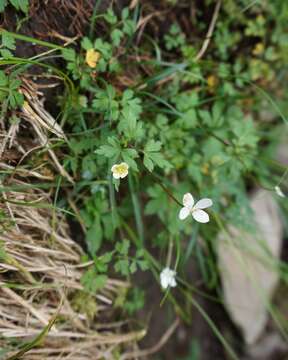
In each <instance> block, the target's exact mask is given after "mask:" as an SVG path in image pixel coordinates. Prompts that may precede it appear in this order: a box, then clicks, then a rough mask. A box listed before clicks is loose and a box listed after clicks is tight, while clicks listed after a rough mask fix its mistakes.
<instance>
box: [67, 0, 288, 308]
mask: <svg viewBox="0 0 288 360" xmlns="http://www.w3.org/2000/svg"><path fill="white" fill-rule="evenodd" d="M205 3H207V6H210V5H211V1H209V0H207V1H206V2H205ZM248 5H249V4H247V3H246V2H245V1H244V0H243V2H239V4H238V3H237V4H236V3H235V2H233V1H232V0H231V1H227V2H225V4H223V7H222V9H221V14H220V16H219V18H218V19H217V22H216V27H215V30H214V33H213V38H212V39H211V40H210V43H209V47H208V50H206V53H205V61H203V62H201V61H196V60H195V59H196V56H197V53H198V51H199V49H200V47H201V45H202V42H199V41H195V39H196V37H197V36H199V37H200V38H203V33H204V32H205V29H206V28H207V24H206V23H204V22H203V19H202V20H201V15H199V16H200V19H198V17H197V19H195V21H196V22H197V24H196V25H197V26H195V27H194V28H195V29H198V27H199V33H197V34H196V35H194V34H189V33H187V32H186V33H184V29H185V26H183V24H182V23H180V21H179V23H178V22H175V23H173V24H172V25H171V26H170V28H169V30H168V32H167V33H165V34H163V36H162V38H161V39H159V42H158V43H157V44H154V43H153V46H152V45H151V41H150V40H149V39H148V38H149V37H148V38H147V39H146V38H145V37H143V39H142V41H143V43H141V48H140V50H139V48H137V43H136V42H134V39H133V35H134V32H135V30H136V25H135V24H136V23H137V11H136V10H135V12H134V13H133V14H132V13H131V12H130V11H129V10H128V9H127V8H126V9H124V10H123V11H122V13H121V14H120V15H117V14H116V13H114V11H113V9H112V8H111V7H110V8H109V9H108V10H107V12H106V13H104V14H101V15H100V17H101V21H102V22H103V23H101V24H102V25H103V28H105V29H106V30H107V32H106V33H103V32H101V33H97V35H95V37H93V36H91V38H90V37H87V36H86V37H83V39H82V40H81V47H80V48H77V47H75V48H73V49H72V48H66V49H65V50H63V51H62V56H63V58H64V59H65V60H66V63H67V71H68V72H69V73H70V74H71V75H72V77H73V79H74V82H75V83H76V86H75V88H77V89H78V91H76V94H75V95H74V96H75V101H74V103H73V106H72V107H71V109H70V110H69V113H68V114H67V116H66V117H67V119H68V127H69V132H71V133H72V136H71V137H70V139H69V146H70V153H68V154H67V156H66V159H65V165H66V167H67V169H68V170H70V171H72V172H73V174H74V176H77V174H79V175H78V176H79V178H81V181H83V183H82V185H80V184H79V185H77V187H76V190H75V193H77V194H78V195H77V199H78V205H79V206H80V208H81V210H80V214H81V218H82V220H83V222H84V224H85V227H86V229H87V232H86V242H87V246H88V251H89V253H90V255H91V256H92V257H93V258H94V259H100V258H101V254H103V252H104V254H105V251H107V248H108V249H109V248H110V246H112V253H113V255H112V259H110V261H109V266H108V263H107V264H106V265H105V266H104V268H105V271H104V270H103V271H100V270H99V269H97V265H96V262H95V266H94V268H93V269H90V270H89V271H88V274H87V275H86V277H87V281H86V280H85V279H84V282H85V284H86V285H85V286H86V288H88V289H90V290H93V291H97V288H98V287H101V285H103V284H104V280H103V279H104V277H103V276H102V275H105V274H106V273H107V272H108V271H112V269H113V271H115V272H116V273H118V274H119V275H120V276H124V277H128V278H131V275H133V274H134V273H135V272H136V271H142V270H146V269H147V268H148V267H150V266H151V263H150V260H151V258H149V256H148V258H147V253H146V252H145V251H146V250H144V249H143V246H144V245H143V239H144V233H145V232H146V227H147V226H148V228H147V234H145V237H147V239H148V240H147V241H148V243H147V244H146V245H145V246H147V248H148V249H149V248H150V247H151V246H153V247H155V248H156V249H157V248H159V249H160V250H161V252H162V253H163V251H164V253H165V250H166V252H167V247H168V246H169V242H171V241H172V242H173V243H174V245H175V247H177V252H178V253H177V257H179V259H180V260H179V263H180V264H183V263H185V262H186V260H187V259H186V258H185V259H186V260H185V262H182V261H181V259H182V257H183V256H184V257H185V251H184V250H183V247H182V245H181V243H180V242H179V241H180V239H181V238H182V237H183V236H191V221H188V220H187V221H185V222H183V221H180V220H179V219H178V213H179V210H180V206H179V204H180V203H181V201H182V196H183V194H184V193H185V192H191V193H193V195H194V196H195V198H201V197H210V198H212V199H213V202H214V206H213V210H212V211H215V212H217V213H219V214H221V219H223V220H225V221H226V222H227V223H233V224H234V225H236V226H238V227H241V228H245V229H249V230H251V229H252V227H253V224H252V222H251V218H252V217H251V209H250V208H249V199H248V195H247V190H246V181H247V178H246V177H247V176H249V178H251V177H252V178H254V179H255V181H265V183H266V184H267V181H268V183H269V184H270V185H269V186H272V183H273V181H274V180H272V179H270V180H269V179H268V174H269V171H266V170H263V168H265V166H266V165H263V166H262V167H261V170H260V167H259V166H258V164H259V159H260V157H261V156H263V148H262V146H261V143H262V141H263V140H264V141H266V140H267V131H266V130H267V127H266V126H265V125H263V124H262V123H260V122H259V121H258V119H259V116H260V114H261V112H262V111H263V106H264V107H265V106H266V109H267V106H268V105H267V101H266V103H265V102H264V101H263V97H261V96H259V92H258V91H257V87H253V86H251V83H253V81H259V83H258V84H257V86H259V87H261V86H262V85H263V84H266V85H269V84H270V82H272V81H276V77H275V73H274V72H273V71H272V70H271V66H270V64H271V63H272V62H273V64H274V63H276V68H275V69H276V70H277V69H280V67H281V66H280V65H279V64H281V61H282V62H283V59H284V57H285V55H284V54H285V49H286V48H285V41H284V40H282V41H280V40H279V38H280V37H281V36H284V35H283V25H281V26H280V25H277V26H276V28H277V31H278V32H279V37H277V39H276V37H274V36H273V35H269V36H268V38H269V39H268V38H267V31H266V29H267V26H270V24H271V21H274V20H273V19H275V15H271V14H272V13H273V11H275V8H274V6H273V5H267V6H265V5H263V6H262V5H257V6H255V7H253V6H251V8H250V7H248V8H247V10H245V11H244V12H242V10H243V8H245V6H248ZM175 6H177V5H175ZM275 6H276V5H275ZM277 6H278V5H277ZM256 9H257V10H256ZM199 14H200V12H199ZM231 14H234V15H233V16H232V15H231ZM269 14H270V15H269ZM250 15H251V16H250ZM254 15H255V17H256V20H255V21H254V20H253V18H252V16H254ZM273 16H274V17H273ZM285 19H286V18H285ZM99 21H100V20H99ZM281 22H282V20H281ZM194 25H195V24H194ZM195 31H196V30H195ZM243 44H247V45H245V46H246V48H245V54H244V51H242V46H243ZM135 47H136V48H135ZM161 47H163V49H162V48H161ZM91 49H92V50H93V51H96V52H98V53H99V54H100V56H99V59H98V60H97V64H96V66H95V67H93V68H91V67H90V66H89V64H88V63H87V62H86V60H85V56H86V54H87V51H89V50H91ZM135 51H136V52H135ZM139 51H140V52H139ZM135 54H137V56H140V55H141V56H143V58H144V59H146V58H148V59H149V60H148V61H147V62H146V60H143V61H142V60H139V59H140V58H138V57H137V56H136V57H135ZM155 54H156V56H155ZM176 54H177V55H176ZM247 54H250V55H249V56H247ZM135 59H137V61H135ZM143 69H144V72H143ZM147 74H149V75H147ZM127 81H128V83H129V82H130V84H131V86H128V85H126V84H127ZM162 82H163V84H164V85H162ZM63 100H64V99H63ZM73 134H75V136H73ZM78 134H84V136H79V135H78ZM269 139H270V140H269V141H271V142H273V141H274V140H273V139H271V137H270V138H269ZM121 162H125V163H127V164H128V166H129V177H130V178H129V181H128V180H127V178H123V179H117V180H116V179H113V177H112V172H111V167H112V166H113V165H114V164H119V163H121ZM266 169H267V167H266ZM265 171H266V172H265ZM264 174H265V175H264ZM132 180H133V181H132ZM115 189H116V190H117V192H116V193H115ZM118 190H119V191H118ZM79 194H80V195H79ZM211 219H213V217H211ZM192 226H193V225H192ZM197 229H198V230H197V234H198V232H199V234H200V235H201V236H202V237H203V239H204V244H205V245H203V246H204V249H202V248H201V247H199V246H198V245H197V246H194V247H193V248H191V250H189V256H193V255H195V254H194V252H195V251H196V252H197V254H196V255H195V256H196V258H197V260H198V262H199V264H200V265H199V266H200V267H201V271H202V274H203V278H204V281H205V282H206V283H207V284H208V286H216V284H217V280H216V279H217V275H215V269H216V268H217V266H216V263H215V256H214V247H213V246H211V245H209V244H210V239H211V238H213V239H216V238H217V233H218V232H219V227H218V224H216V223H215V222H214V221H213V220H211V222H210V223H209V225H206V226H203V225H201V224H200V226H199V227H198V228H197ZM151 234H153V235H151ZM138 237H139V239H138ZM140 239H141V241H140ZM176 245H177V246H176ZM205 251H206V252H207V253H208V254H209V257H208V258H207V259H206V258H205V256H204V255H203V254H204V253H205ZM145 254H146V255H145ZM149 259H150V260H149ZM148 260H149V261H148ZM97 261H98V260H97ZM160 263H161V264H162V266H163V264H164V263H165V258H164V259H163V258H161V259H160ZM154 265H155V264H154ZM154 265H153V266H154ZM154 270H155V269H154ZM157 271H158V269H157ZM100 275H101V276H100ZM93 278H95V279H98V280H95V281H96V284H94V283H93ZM87 284H88V285H87ZM211 284H212V285H211ZM135 302H137V301H136V300H135ZM139 303H140V301H139ZM127 311H130V310H127ZM131 311H132V310H131Z"/></svg>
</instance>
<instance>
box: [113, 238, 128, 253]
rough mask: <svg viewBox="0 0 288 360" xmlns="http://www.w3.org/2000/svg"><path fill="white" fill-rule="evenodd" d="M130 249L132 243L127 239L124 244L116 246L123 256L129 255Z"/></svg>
mask: <svg viewBox="0 0 288 360" xmlns="http://www.w3.org/2000/svg"><path fill="white" fill-rule="evenodd" d="M129 248H130V241H129V240H127V239H124V240H123V241H122V242H117V243H116V246H115V249H116V251H118V252H119V254H121V255H128V251H129Z"/></svg>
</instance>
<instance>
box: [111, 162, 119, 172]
mask: <svg viewBox="0 0 288 360" xmlns="http://www.w3.org/2000/svg"><path fill="white" fill-rule="evenodd" d="M117 166H118V165H117V164H115V165H113V166H112V167H111V171H112V172H114V171H116V169H117Z"/></svg>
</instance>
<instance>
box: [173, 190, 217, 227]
mask: <svg viewBox="0 0 288 360" xmlns="http://www.w3.org/2000/svg"><path fill="white" fill-rule="evenodd" d="M183 205H184V207H183V208H182V209H181V210H180V212H179V219H180V220H184V219H186V218H187V216H188V215H189V214H191V215H192V216H193V218H194V219H195V220H196V221H198V222H200V223H207V222H208V221H209V215H208V214H207V213H206V211H203V210H202V209H206V208H208V207H210V206H212V205H213V202H212V200H211V199H207V198H206V199H201V200H199V201H197V203H196V204H195V205H194V199H193V196H192V195H191V194H190V193H187V194H185V195H184V196H183Z"/></svg>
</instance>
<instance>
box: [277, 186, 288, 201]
mask: <svg viewBox="0 0 288 360" xmlns="http://www.w3.org/2000/svg"><path fill="white" fill-rule="evenodd" d="M274 190H275V192H276V194H277V195H278V196H280V197H282V198H285V197H286V196H285V194H284V193H283V191H282V190H281V188H280V186H278V185H277V186H275V187H274Z"/></svg>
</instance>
